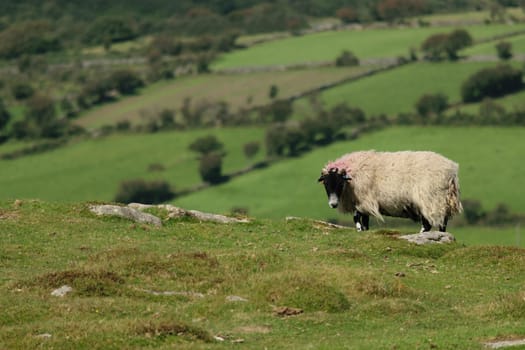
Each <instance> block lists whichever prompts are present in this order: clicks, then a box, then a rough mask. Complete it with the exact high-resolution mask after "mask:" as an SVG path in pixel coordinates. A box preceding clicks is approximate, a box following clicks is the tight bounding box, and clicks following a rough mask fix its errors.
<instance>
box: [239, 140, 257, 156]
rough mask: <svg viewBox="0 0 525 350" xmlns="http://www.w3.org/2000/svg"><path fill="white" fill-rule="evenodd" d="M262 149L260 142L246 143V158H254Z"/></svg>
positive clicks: (244, 149) (244, 148) (244, 147)
mask: <svg viewBox="0 0 525 350" xmlns="http://www.w3.org/2000/svg"><path fill="white" fill-rule="evenodd" d="M260 148H261V145H260V143H259V142H258V141H252V142H248V143H245V144H244V146H243V151H244V155H245V156H246V158H253V157H255V155H256V154H257V153H259V150H260Z"/></svg>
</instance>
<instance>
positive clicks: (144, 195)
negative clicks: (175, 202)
mask: <svg viewBox="0 0 525 350" xmlns="http://www.w3.org/2000/svg"><path fill="white" fill-rule="evenodd" d="M174 196H175V193H174V190H173V188H172V187H171V186H170V185H169V184H168V183H167V182H165V181H145V180H142V179H136V180H126V181H123V182H121V183H120V187H119V189H118V191H117V194H116V195H115V202H119V203H132V202H136V203H143V204H158V203H163V202H166V201H168V200H170V199H173V197H174Z"/></svg>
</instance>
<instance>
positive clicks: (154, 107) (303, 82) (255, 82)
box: [76, 67, 373, 127]
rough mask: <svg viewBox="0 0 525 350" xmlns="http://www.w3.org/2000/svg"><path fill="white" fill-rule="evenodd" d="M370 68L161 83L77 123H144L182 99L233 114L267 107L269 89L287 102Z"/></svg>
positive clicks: (178, 105)
mask: <svg viewBox="0 0 525 350" xmlns="http://www.w3.org/2000/svg"><path fill="white" fill-rule="evenodd" d="M371 68H373V67H353V68H341V69H337V68H334V67H329V68H316V69H309V70H296V71H286V72H260V73H250V74H242V75H215V74H214V75H199V76H187V77H182V78H180V79H176V80H174V81H171V82H161V83H157V84H154V85H151V86H149V87H147V88H146V89H144V91H142V92H141V93H140V94H139V95H137V96H132V97H128V98H124V99H122V100H120V101H118V102H115V103H109V104H106V105H103V106H100V107H98V108H95V109H93V110H91V111H89V112H87V113H85V114H83V115H81V116H80V117H79V119H78V120H77V121H76V122H77V123H78V124H79V125H82V126H84V127H99V126H101V125H108V124H109V125H110V124H115V123H117V122H118V121H122V120H128V121H130V122H132V123H134V124H137V123H141V122H142V123H143V122H144V117H143V115H151V114H153V115H154V114H155V113H158V112H159V111H161V110H162V109H174V110H179V109H180V108H181V107H182V105H183V102H184V99H185V98H191V99H192V104H193V106H195V105H198V104H199V103H202V102H203V101H208V102H220V101H225V102H227V103H228V104H229V107H230V109H231V110H232V111H237V110H238V109H239V108H252V107H255V106H261V105H264V104H268V103H269V102H270V98H269V96H268V94H269V90H270V86H271V85H276V86H277V87H278V89H279V93H278V98H287V97H290V96H293V95H296V94H298V93H301V92H303V91H306V90H309V89H313V88H316V87H319V86H321V85H324V84H327V83H331V82H335V81H339V80H341V79H344V78H347V77H352V76H355V75H358V74H361V73H362V72H364V71H367V70H369V69H371Z"/></svg>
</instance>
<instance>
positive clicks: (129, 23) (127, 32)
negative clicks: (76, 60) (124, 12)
mask: <svg viewBox="0 0 525 350" xmlns="http://www.w3.org/2000/svg"><path fill="white" fill-rule="evenodd" d="M137 35H138V29H137V25H136V23H135V21H134V20H133V18H126V17H121V16H105V17H99V18H98V19H97V20H95V21H94V22H93V23H92V24H91V26H90V27H89V29H88V30H87V32H86V34H85V36H84V41H85V42H86V43H89V44H104V45H108V44H109V45H111V43H114V42H119V41H125V40H131V39H134V38H136V37H137Z"/></svg>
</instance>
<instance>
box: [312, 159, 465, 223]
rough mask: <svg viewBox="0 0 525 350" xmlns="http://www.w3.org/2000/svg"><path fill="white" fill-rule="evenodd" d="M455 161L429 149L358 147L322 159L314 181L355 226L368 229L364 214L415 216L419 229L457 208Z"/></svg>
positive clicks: (459, 208)
mask: <svg viewBox="0 0 525 350" xmlns="http://www.w3.org/2000/svg"><path fill="white" fill-rule="evenodd" d="M458 169H459V166H458V164H457V163H455V162H453V161H451V160H449V159H447V158H445V157H443V156H442V155H439V154H437V153H434V152H429V151H401V152H376V151H359V152H353V153H349V154H346V155H344V156H342V157H340V158H339V159H337V160H335V161H333V162H328V164H326V166H325V167H324V168H323V169H322V171H321V177H320V178H319V180H318V181H319V182H321V183H323V184H324V187H325V190H326V194H327V196H328V205H329V206H330V207H331V208H338V209H339V211H340V212H342V213H354V223H355V225H356V229H357V230H358V231H361V230H368V219H369V216H370V215H371V216H374V217H376V218H378V219H380V220H381V221H383V215H385V216H393V217H402V218H410V219H412V220H414V221H421V223H422V228H421V232H426V231H430V230H431V229H432V227H433V226H434V227H438V228H439V230H440V231H442V232H445V231H446V229H447V223H448V220H449V219H450V218H451V217H452V216H454V215H455V214H458V213H460V212H461V211H462V210H463V207H462V205H461V201H460V198H459V178H458Z"/></svg>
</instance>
